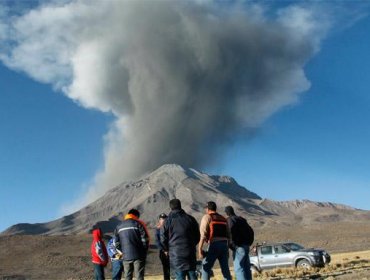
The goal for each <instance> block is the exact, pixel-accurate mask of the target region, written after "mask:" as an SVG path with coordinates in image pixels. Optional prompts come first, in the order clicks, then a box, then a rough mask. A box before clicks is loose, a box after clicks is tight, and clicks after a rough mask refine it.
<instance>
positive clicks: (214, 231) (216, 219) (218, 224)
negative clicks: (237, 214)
mask: <svg viewBox="0 0 370 280" xmlns="http://www.w3.org/2000/svg"><path fill="white" fill-rule="evenodd" d="M209 215H210V216H211V223H210V224H209V238H208V239H209V241H210V242H211V241H212V239H213V238H215V237H217V238H227V239H228V238H229V233H228V229H227V228H228V225H227V220H226V219H225V218H224V217H223V216H222V215H220V214H218V213H211V214H209Z"/></svg>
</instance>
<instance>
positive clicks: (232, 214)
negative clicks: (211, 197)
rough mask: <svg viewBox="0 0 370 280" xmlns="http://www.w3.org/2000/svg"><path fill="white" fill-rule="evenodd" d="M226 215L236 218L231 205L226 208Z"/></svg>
mask: <svg viewBox="0 0 370 280" xmlns="http://www.w3.org/2000/svg"><path fill="white" fill-rule="evenodd" d="M225 213H226V215H227V216H235V212H234V208H233V207H232V206H230V205H229V206H226V207H225Z"/></svg>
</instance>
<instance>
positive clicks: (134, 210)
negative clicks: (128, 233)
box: [128, 209, 140, 218]
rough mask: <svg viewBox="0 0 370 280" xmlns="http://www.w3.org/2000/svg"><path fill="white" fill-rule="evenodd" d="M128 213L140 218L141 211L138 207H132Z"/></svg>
mask: <svg viewBox="0 0 370 280" xmlns="http://www.w3.org/2000/svg"><path fill="white" fill-rule="evenodd" d="M128 214H130V215H134V216H135V217H137V218H140V212H139V210H137V209H131V210H130V211H128Z"/></svg>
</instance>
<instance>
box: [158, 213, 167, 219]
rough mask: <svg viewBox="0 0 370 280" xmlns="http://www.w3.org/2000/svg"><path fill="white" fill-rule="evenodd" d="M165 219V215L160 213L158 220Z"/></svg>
mask: <svg viewBox="0 0 370 280" xmlns="http://www.w3.org/2000/svg"><path fill="white" fill-rule="evenodd" d="M166 218H167V215H166V213H162V214H160V215H159V216H158V219H166Z"/></svg>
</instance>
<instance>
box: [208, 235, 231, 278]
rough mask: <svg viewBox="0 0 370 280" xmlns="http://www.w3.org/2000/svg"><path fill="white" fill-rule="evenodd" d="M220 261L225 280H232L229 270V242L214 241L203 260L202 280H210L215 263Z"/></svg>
mask: <svg viewBox="0 0 370 280" xmlns="http://www.w3.org/2000/svg"><path fill="white" fill-rule="evenodd" d="M217 259H218V262H219V263H220V267H221V272H222V275H223V277H224V279H225V280H231V274H230V269H229V262H228V259H229V248H228V245H227V241H226V240H225V241H224V240H222V241H213V242H211V243H210V244H209V247H208V252H207V255H206V257H205V258H204V259H203V266H202V280H209V279H210V273H211V270H212V267H213V265H214V264H215V261H216V260H217Z"/></svg>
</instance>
